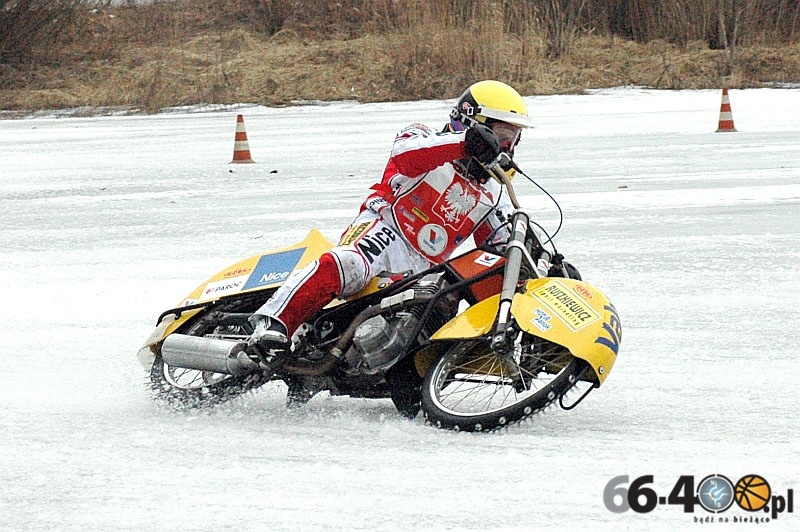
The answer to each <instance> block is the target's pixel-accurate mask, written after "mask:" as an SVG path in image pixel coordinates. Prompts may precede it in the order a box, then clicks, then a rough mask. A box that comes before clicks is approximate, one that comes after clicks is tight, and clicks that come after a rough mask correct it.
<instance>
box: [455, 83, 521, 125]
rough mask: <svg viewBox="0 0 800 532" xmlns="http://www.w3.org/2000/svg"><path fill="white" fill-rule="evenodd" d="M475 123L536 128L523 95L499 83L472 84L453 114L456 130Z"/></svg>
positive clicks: (459, 100)
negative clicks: (501, 123) (497, 123)
mask: <svg viewBox="0 0 800 532" xmlns="http://www.w3.org/2000/svg"><path fill="white" fill-rule="evenodd" d="M473 121H478V122H480V123H482V124H486V125H491V124H492V123H493V122H494V121H501V122H506V123H508V124H513V125H515V126H517V127H522V128H524V127H533V123H532V122H531V119H530V118H529V117H528V107H527V106H526V105H525V102H524V101H523V100H522V96H520V95H519V93H518V92H517V91H516V90H514V88H513V87H510V86H508V85H506V84H505V83H503V82H501V81H495V80H485V81H479V82H478V83H474V84H472V85H470V86H469V88H467V90H465V91H464V93H463V94H462V95H461V97H460V98H459V99H458V102H456V105H455V107H453V110H452V111H450V127H451V129H452V130H453V131H462V130H464V129H466V128H468V127H469V126H470V125H471V124H472V123H473Z"/></svg>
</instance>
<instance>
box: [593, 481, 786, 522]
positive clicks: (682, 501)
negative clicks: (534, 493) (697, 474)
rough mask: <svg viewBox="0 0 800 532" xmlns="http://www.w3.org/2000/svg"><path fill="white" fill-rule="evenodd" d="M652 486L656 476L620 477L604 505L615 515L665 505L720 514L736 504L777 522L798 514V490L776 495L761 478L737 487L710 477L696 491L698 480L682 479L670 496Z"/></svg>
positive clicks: (609, 488) (609, 489)
mask: <svg viewBox="0 0 800 532" xmlns="http://www.w3.org/2000/svg"><path fill="white" fill-rule="evenodd" d="M629 483H630V486H628V484H629ZM650 484H653V475H644V476H641V477H637V478H635V479H634V480H633V482H630V477H629V476H628V475H619V476H616V477H614V478H612V479H611V480H609V481H608V483H607V484H606V487H605V489H604V490H603V503H604V504H605V505H606V508H607V509H609V510H610V511H612V512H614V513H624V512H627V511H628V510H633V511H634V512H637V513H640V514H643V513H648V512H652V511H653V510H655V509H656V507H658V506H665V505H667V506H669V505H673V506H682V507H683V511H684V513H692V512H694V507H695V506H697V505H699V506H701V507H702V508H703V509H704V510H706V511H707V512H710V513H714V514H717V513H722V512H724V511H726V510H727V509H728V508H730V507H731V506H733V504H734V503H736V504H737V505H738V507H739V508H741V509H742V510H746V511H748V512H758V511H762V512H764V513H768V514H770V516H771V517H772V519H777V518H778V516H779V515H780V514H782V513H793V512H794V490H791V489H789V490H787V491H786V495H778V494H775V493H773V491H772V488H771V487H770V485H769V483H768V482H767V480H766V479H765V478H764V477H762V476H760V475H745V476H743V477H742V478H740V479H739V480H738V482H736V483H735V484H734V483H732V482H731V481H730V480H729V479H728V477H726V476H724V475H717V474H714V475H708V476H707V477H705V478H703V479H702V480H701V481H700V482H699V483H698V484H697V486H696V487H695V483H694V476H692V475H682V476H680V477H678V480H677V481H676V482H675V484H674V485H673V486H672V489H671V490H670V492H669V495H667V496H664V495H659V494H658V493H656V490H655V489H654V488H652V487H651V486H650Z"/></svg>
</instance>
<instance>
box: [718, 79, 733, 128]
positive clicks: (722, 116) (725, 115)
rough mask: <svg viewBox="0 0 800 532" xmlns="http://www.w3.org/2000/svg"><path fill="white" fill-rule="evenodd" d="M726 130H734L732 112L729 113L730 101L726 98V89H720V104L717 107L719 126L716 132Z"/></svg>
mask: <svg viewBox="0 0 800 532" xmlns="http://www.w3.org/2000/svg"><path fill="white" fill-rule="evenodd" d="M726 131H736V128H735V127H733V113H731V101H730V99H729V98H728V89H722V105H720V108H719V126H718V128H717V133H724V132H726Z"/></svg>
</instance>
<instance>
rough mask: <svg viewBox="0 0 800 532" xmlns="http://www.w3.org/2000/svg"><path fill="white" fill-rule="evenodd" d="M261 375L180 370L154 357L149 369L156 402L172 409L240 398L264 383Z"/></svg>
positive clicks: (214, 403) (203, 405)
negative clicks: (161, 402)
mask: <svg viewBox="0 0 800 532" xmlns="http://www.w3.org/2000/svg"><path fill="white" fill-rule="evenodd" d="M265 382H266V380H265V379H264V377H263V374H261V373H253V374H248V375H241V376H238V377H235V376H233V375H226V374H224V373H213V372H210V371H201V370H196V369H188V368H180V367H174V366H170V365H169V364H167V363H165V362H164V360H163V359H162V358H161V355H158V356H157V357H156V360H155V362H154V363H153V367H152V369H151V370H150V388H151V390H152V392H153V395H154V396H155V398H156V399H157V400H160V401H163V402H164V403H165V404H167V405H169V406H170V407H173V408H205V407H210V406H214V405H217V404H220V403H222V402H224V401H227V400H229V399H232V398H234V397H237V396H239V395H242V394H243V393H245V392H248V391H250V390H252V389H254V388H257V387H259V386H261V385H262V384H264V383H265Z"/></svg>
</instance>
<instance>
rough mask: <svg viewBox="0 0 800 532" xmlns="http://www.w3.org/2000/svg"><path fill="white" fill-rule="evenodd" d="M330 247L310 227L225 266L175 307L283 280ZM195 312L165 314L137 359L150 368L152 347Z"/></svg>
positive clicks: (267, 287)
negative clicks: (286, 242) (292, 240)
mask: <svg viewBox="0 0 800 532" xmlns="http://www.w3.org/2000/svg"><path fill="white" fill-rule="evenodd" d="M332 247H333V243H331V242H330V241H329V240H328V239H327V238H325V236H324V235H323V234H322V233H320V232H319V231H318V230H316V229H312V230H311V231H310V232H309V233H308V235H306V237H305V238H304V239H303V240H302V241H301V242H298V243H297V244H295V245H293V246H289V247H285V248H281V249H277V250H274V251H270V252H269V253H265V254H260V255H254V256H252V257H250V258H247V259H245V260H242V261H239V262H237V263H236V264H233V265H231V266H228V267H227V268H225V269H224V270H222V271H220V272H219V273H217V274H216V275H214V276H213V277H211V278H210V279H208V280H207V281H206V282H204V283H203V284H201V285H200V286H198V287H197V288H195V289H194V291H193V292H192V293H191V294H189V295H188V296H186V297H185V298H184V299H183V300H182V301H181V303H180V304H179V305H178V307H187V306H190V305H194V304H197V303H205V302H208V301H214V300H215V299H219V298H221V297H223V296H228V295H231V294H236V293H244V292H254V291H256V290H266V289H271V288H275V287H277V286H280V285H281V284H283V282H284V281H285V280H286V279H287V278H288V277H289V275H291V274H292V272H294V271H296V270H299V269H301V268H303V267H305V265H306V264H308V263H309V262H311V261H314V260H316V259H317V258H319V256H320V255H322V254H323V253H325V252H326V251H328V250H330V249H331V248H332ZM197 312H198V311H197V310H192V311H187V312H184V313H182V314H181V316H180V317H179V318H177V319H175V317H174V315H168V316H167V317H165V318H164V319H163V320H162V322H161V323H159V324H158V326H157V327H156V330H155V331H153V333H152V334H151V335H150V337H149V338H148V339H147V341H146V342H145V344H144V346H142V348H141V349H140V350H139V359H140V360H141V362H142V364H143V365H144V366H145V368H148V369H149V366H151V365H152V363H153V359H154V354H153V352H152V351H153V348H154V347H155V346H157V344H159V343H160V342H161V341H162V340H163V339H164V338H166V337H167V336H168V335H170V334H172V333H173V332H174V331H175V330H176V329H177V328H178V327H180V326H181V325H182V324H183V323H184V322H186V320H188V319H189V318H191V317H192V316H193V315H194V314H196V313H197Z"/></svg>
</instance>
